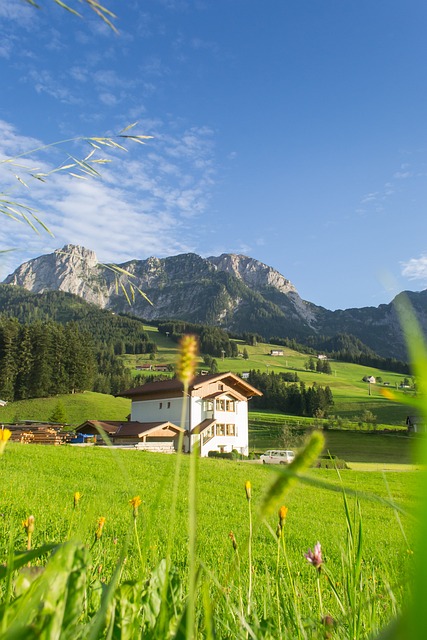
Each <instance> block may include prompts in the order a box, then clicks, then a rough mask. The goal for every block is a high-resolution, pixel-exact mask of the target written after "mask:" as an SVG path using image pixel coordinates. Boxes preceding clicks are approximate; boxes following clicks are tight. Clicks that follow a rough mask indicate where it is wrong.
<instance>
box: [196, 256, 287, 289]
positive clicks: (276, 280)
mask: <svg viewBox="0 0 427 640" xmlns="http://www.w3.org/2000/svg"><path fill="white" fill-rule="evenodd" d="M208 260H209V261H210V262H212V263H213V264H214V265H215V266H216V268H217V269H218V271H226V272H227V273H231V274H233V275H234V276H236V278H238V279H239V280H242V281H243V282H244V283H245V284H246V285H247V286H249V287H251V288H256V289H260V288H264V287H274V288H275V289H277V290H278V291H280V292H281V293H285V294H289V293H297V290H296V289H295V287H294V286H293V284H292V283H291V282H290V281H289V280H287V279H286V278H284V277H283V276H282V274H281V273H279V272H278V271H276V269H273V268H272V267H269V266H268V265H266V264H264V263H263V262H260V261H259V260H254V258H249V257H248V256H244V255H240V254H235V253H223V254H222V255H220V256H218V257H215V256H211V257H209V258H208Z"/></svg>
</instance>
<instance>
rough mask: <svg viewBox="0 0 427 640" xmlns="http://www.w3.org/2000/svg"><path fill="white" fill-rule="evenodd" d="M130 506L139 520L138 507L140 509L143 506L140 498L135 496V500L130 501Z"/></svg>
mask: <svg viewBox="0 0 427 640" xmlns="http://www.w3.org/2000/svg"><path fill="white" fill-rule="evenodd" d="M129 504H130V505H131V506H132V508H133V517H134V518H137V517H138V507H139V505H140V504H142V500H141V498H140V497H139V496H135V497H134V498H132V500H129Z"/></svg>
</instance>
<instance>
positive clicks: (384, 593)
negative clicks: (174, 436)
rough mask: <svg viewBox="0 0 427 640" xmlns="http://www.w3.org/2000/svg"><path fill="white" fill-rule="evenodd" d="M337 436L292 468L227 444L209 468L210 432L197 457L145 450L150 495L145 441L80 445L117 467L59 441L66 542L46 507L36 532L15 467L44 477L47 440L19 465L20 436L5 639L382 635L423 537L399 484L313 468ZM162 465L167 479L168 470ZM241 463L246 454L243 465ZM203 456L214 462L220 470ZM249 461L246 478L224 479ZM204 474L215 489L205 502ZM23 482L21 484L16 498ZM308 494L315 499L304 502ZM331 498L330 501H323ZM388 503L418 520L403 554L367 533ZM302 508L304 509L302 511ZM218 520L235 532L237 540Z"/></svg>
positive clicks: (57, 472) (8, 506)
mask: <svg viewBox="0 0 427 640" xmlns="http://www.w3.org/2000/svg"><path fill="white" fill-rule="evenodd" d="M426 362H427V360H426ZM184 384H185V382H184ZM323 444H324V443H323V437H322V435H321V434H320V433H317V432H314V433H313V434H312V435H311V438H310V440H309V441H308V442H307V443H306V445H305V446H304V447H303V448H302V450H301V452H300V453H299V455H298V456H297V457H296V459H295V461H294V462H293V463H292V464H291V465H289V467H287V468H285V469H264V468H262V467H259V468H258V467H251V466H250V465H249V464H247V463H240V464H239V463H231V462H230V463H229V464H228V465H227V464H226V462H225V461H224V462H221V461H215V460H209V461H204V462H203V467H201V468H200V469H199V464H200V462H201V461H199V457H198V455H197V446H195V447H193V451H192V453H191V455H190V456H189V457H188V456H185V457H184V456H183V455H182V454H181V453H180V454H178V455H177V456H175V458H174V459H173V458H172V457H168V458H167V460H165V461H164V463H162V464H163V467H162V466H161V465H160V464H158V463H157V462H156V461H157V460H158V457H156V456H154V457H153V458H150V457H149V456H150V454H145V455H146V456H148V458H147V457H145V458H140V457H138V460H152V462H151V463H150V462H145V469H146V470H147V471H148V472H149V473H151V474H152V476H151V479H150V478H146V491H148V492H149V493H148V494H147V495H146V496H144V494H143V493H139V490H138V491H137V488H136V486H135V485H136V482H135V480H136V474H137V464H138V462H137V458H136V457H135V456H139V452H121V453H120V452H114V453H115V455H112V456H111V459H110V461H109V464H110V465H111V467H110V468H105V465H106V458H105V453H107V452H100V451H93V452H92V453H90V454H88V453H85V452H84V451H78V452H77V451H76V450H70V451H72V453H73V456H80V457H85V456H87V457H88V460H93V461H95V459H96V458H99V460H100V461H101V464H103V465H104V468H102V467H101V468H100V469H101V471H100V469H98V468H97V467H96V466H95V465H94V464H93V463H92V464H91V468H92V471H93V474H94V475H93V476H92V478H91V477H79V478H75V477H72V478H69V477H67V469H66V468H63V467H59V466H58V468H55V458H56V459H57V460H58V462H57V463H56V464H57V465H59V464H61V463H60V462H59V459H62V460H64V459H65V453H64V454H62V453H60V452H57V451H52V450H49V452H46V453H45V454H44V455H45V456H46V457H48V458H49V459H50V460H51V461H52V465H53V468H51V469H50V470H49V472H50V473H51V477H52V479H54V478H55V477H56V478H57V482H61V480H60V479H61V477H62V482H63V483H65V484H67V483H68V484H70V485H71V483H80V484H81V488H80V489H79V491H78V492H74V493H71V491H70V495H69V509H64V507H61V500H62V497H61V500H58V502H57V508H56V515H54V516H53V517H52V516H51V515H49V516H47V515H46V517H45V519H44V520H45V521H44V523H43V527H44V531H45V538H47V539H48V540H54V543H53V544H52V543H50V544H40V542H41V536H39V535H38V529H39V528H40V527H41V526H42V522H40V520H39V518H38V516H37V514H36V517H35V520H33V521H31V522H32V525H33V527H34V528H33V531H31V540H30V542H31V544H29V533H30V532H29V528H28V525H29V516H31V515H34V514H33V513H29V512H28V504H29V503H28V504H27V503H25V502H24V503H23V504H13V499H14V492H13V490H10V491H5V489H4V487H5V484H4V483H5V479H6V478H7V477H12V475H13V473H15V474H18V472H19V473H20V474H21V478H24V479H25V478H27V483H26V487H30V483H29V482H28V479H29V478H34V476H35V475H37V464H38V463H37V455H39V454H38V451H40V449H38V448H37V447H36V446H35V445H33V447H34V449H32V450H30V449H26V450H24V452H25V456H24V457H25V458H26V463H24V457H22V458H21V460H22V461H21V462H17V464H19V466H20V469H19V470H16V469H15V470H14V469H13V466H14V464H15V462H14V460H15V457H16V456H17V455H18V451H20V450H19V446H20V445H15V447H12V448H11V449H10V451H8V450H7V449H6V452H5V453H6V455H4V456H3V457H2V458H0V471H1V473H2V476H3V484H2V487H3V490H2V501H3V503H4V505H5V506H4V514H3V534H4V536H3V537H4V539H7V540H9V543H8V544H7V545H6V547H5V557H4V565H3V566H1V567H0V580H1V583H0V584H1V610H0V616H1V626H0V639H2V638H46V639H47V638H49V640H50V639H54V638H73V639H78V638H112V639H113V638H121V639H129V640H131V639H133V638H137V637H144V638H159V639H160V638H162V639H164V638H181V639H183V638H186V639H192V638H214V637H216V638H242V639H243V638H245V639H246V638H254V639H255V638H265V639H267V638H279V637H280V638H289V639H291V638H292V639H294V638H301V639H309V638H310V639H311V638H352V639H353V638H354V639H359V638H371V637H375V636H377V635H378V634H379V633H380V632H381V630H382V629H384V628H385V627H386V626H387V623H388V622H389V621H390V620H396V619H397V616H398V613H399V611H400V609H401V608H402V607H403V603H405V602H406V601H407V600H408V599H409V598H410V597H411V589H410V587H409V580H408V578H409V577H410V572H411V564H412V560H411V558H412V553H410V554H408V553H407V548H408V539H409V538H410V533H409V534H406V532H405V529H406V527H407V526H408V522H409V520H408V519H409V518H410V515H409V514H408V511H407V510H406V509H405V508H402V507H401V506H400V505H399V504H398V503H397V502H395V501H394V500H393V499H392V498H390V497H387V495H386V497H383V496H376V495H375V494H369V495H368V494H367V495H365V493H366V492H365V493H364V492H363V491H361V487H360V484H358V482H354V478H356V477H357V478H360V477H361V476H360V474H359V475H358V476H350V475H344V474H351V473H353V472H343V476H342V478H340V477H339V476H338V475H337V476H336V477H335V480H334V481H332V482H331V481H330V480H329V479H328V476H327V474H326V473H324V472H323V473H322V472H321V471H319V472H316V473H313V472H309V468H310V467H311V465H312V464H313V462H314V460H315V459H316V457H317V456H318V454H319V453H320V451H321V450H322V447H323ZM31 451H33V452H34V453H33V454H32V453H31ZM44 451H46V450H44ZM111 453H113V452H111ZM40 455H42V454H40ZM126 455H127V458H126ZM129 456H133V458H130V457H129ZM139 464H141V463H139ZM34 466H35V467H36V468H34ZM113 467H117V468H118V469H120V470H121V471H120V474H121V476H122V483H123V487H122V488H121V489H119V490H118V491H117V488H114V489H115V490H114V491H112V490H111V489H112V487H111V488H110V485H109V481H110V480H111V481H112V482H113V477H114V478H115V477H117V476H116V475H114V476H113V473H112V468H113ZM174 467H175V468H174ZM166 468H168V473H167V474H165V469H166ZM162 469H163V474H164V476H163V479H159V481H158V482H154V479H155V478H156V476H158V475H161V473H162ZM227 469H236V475H235V476H233V475H232V474H230V473H229V472H227ZM201 470H203V473H204V474H206V473H207V471H209V473H211V476H209V477H210V480H206V479H205V478H204V477H203V476H202V474H201ZM70 471H71V469H70ZM332 473H333V472H332ZM242 476H243V478H244V477H245V476H246V478H245V481H243V480H239V481H238V482H236V481H233V483H232V486H231V487H229V486H227V487H224V486H223V485H222V483H227V482H230V479H231V478H237V477H239V478H242ZM249 477H252V481H249ZM156 479H157V478H156ZM170 479H172V485H173V486H172V487H171V486H170V484H169V483H170ZM261 481H262V482H261ZM301 482H303V483H304V486H303V487H302V485H301ZM47 483H49V480H48V479H47ZM352 483H353V486H352ZM262 485H263V486H262ZM202 489H203V492H204V493H203V504H199V505H198V502H200V497H201V491H202ZM150 490H151V495H150ZM80 492H81V493H80ZM76 493H79V496H78V498H77V496H76ZM137 493H138V495H137ZM386 493H387V492H386ZM58 494H61V492H60V491H58ZM88 494H91V495H88ZM22 495H24V494H22V493H21V492H20V491H18V490H16V491H15V500H18V499H20V498H19V496H22ZM61 496H62V494H61ZM113 496H114V500H117V496H121V498H120V500H121V501H122V504H123V505H124V506H123V508H122V507H120V506H119V505H117V504H115V502H114V501H113V502H112V497H113ZM221 496H223V500H225V501H226V504H225V505H221ZM230 496H233V500H232V499H231V497H230ZM304 496H305V499H306V500H307V502H308V503H309V504H310V505H311V507H310V508H311V509H312V510H313V513H311V514H310V513H305V512H304V506H305V505H304V504H300V501H301V499H304ZM333 496H340V501H341V514H340V515H339V513H340V512H339V511H336V510H335V508H336V499H334V500H333V501H331V500H329V498H332V497H333ZM144 498H145V499H144ZM367 498H368V499H369V502H366V499H367ZM43 499H44V500H51V501H53V502H56V500H55V488H54V486H52V487H51V495H50V496H43V494H42V493H41V492H40V491H35V492H34V494H33V496H32V499H31V504H33V505H36V506H37V505H38V503H39V502H40V501H41V500H43ZM316 500H317V501H321V502H320V504H318V505H316V506H315V504H316ZM245 503H246V509H247V514H246V516H245V515H244V513H245ZM89 504H91V509H89ZM332 504H333V505H334V507H333V508H331V506H332ZM86 505H87V506H86ZM372 505H374V506H375V509H377V510H378V513H381V514H383V513H384V510H385V508H387V509H389V510H390V514H391V515H392V516H393V517H395V514H396V517H398V518H400V520H401V522H402V531H403V534H402V533H401V532H400V527H396V533H395V535H397V536H399V537H400V543H397V542H396V541H394V545H396V547H394V548H399V549H400V551H399V557H400V560H399V563H398V564H396V563H395V559H393V558H389V557H388V555H387V547H386V546H385V543H383V544H384V548H380V549H378V548H377V549H376V550H375V553H374V552H373V548H372V545H370V546H368V547H365V537H366V525H365V524H364V511H365V513H366V512H368V511H369V510H370V513H374V511H373V509H372ZM220 506H221V509H220ZM322 507H323V510H327V513H326V514H325V513H323V514H322V515H323V517H324V522H325V525H324V527H323V528H318V527H316V526H315V524H314V523H315V522H316V518H318V517H319V516H317V515H316V514H317V513H318V514H320V513H322ZM86 508H88V511H87V512H85V510H86ZM288 508H289V510H288ZM107 509H108V511H107ZM123 509H125V512H124V516H123V515H121V516H119V512H120V513H122V512H123ZM315 509H317V510H316V511H315V512H314V510H315ZM216 510H217V511H220V510H221V515H220V516H219V514H218V515H217V513H215V511H216ZM298 510H299V512H300V514H301V515H300V520H299V521H298V522H295V521H294V515H293V511H294V512H295V513H296V512H298ZM52 511H53V513H55V509H52ZM50 513H51V511H49V514H50ZM304 513H305V516H304V520H305V521H303V520H302V519H301V517H302V515H303V514H304ZM20 514H21V521H23V522H24V526H23V527H22V528H21V530H19V525H18V526H17V519H18V518H19V515H20ZM119 521H120V523H119ZM310 521H311V523H312V524H311V525H310V524H307V523H309V522H310ZM117 523H119V524H117ZM272 523H275V524H272ZM342 523H344V527H345V534H344V535H342V532H341V529H342ZM230 528H231V530H232V532H230ZM335 529H339V531H335ZM377 529H378V530H379V527H377ZM155 531H157V532H158V533H157V534H155ZM221 532H222V533H221ZM332 533H333V534H334V535H331V534H332ZM370 535H372V532H371V534H370ZM218 536H219V537H220V538H221V536H222V539H223V540H226V541H228V551H227V549H224V547H223V545H222V540H218ZM165 538H166V539H165ZM340 538H341V542H340ZM43 542H47V540H43ZM26 547H27V548H26ZM28 547H34V548H28ZM155 547H157V549H156V548H155ZM15 549H17V550H16V551H15ZM19 549H23V550H19ZM409 551H411V552H412V546H411V547H410V548H409ZM304 552H305V558H304ZM416 553H419V552H416ZM403 554H407V560H408V561H407V562H406V563H405V562H404V561H403ZM417 558H418V555H417ZM405 564H406V566H407V567H408V569H409V570H408V571H407V572H406V575H405V571H403V570H402V567H404V566H405ZM418 580H419V583H418V588H419V586H420V584H421V582H420V580H421V578H420V576H418ZM406 615H412V613H408V614H406ZM414 629H415V627H414ZM392 632H393V631H391V632H390V631H387V633H392ZM415 632H416V631H414V633H415ZM390 637H398V636H390ZM412 637H417V638H418V637H419V638H421V636H420V635H418V636H416V635H414V636H412Z"/></svg>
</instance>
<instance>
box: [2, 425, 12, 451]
mask: <svg viewBox="0 0 427 640" xmlns="http://www.w3.org/2000/svg"><path fill="white" fill-rule="evenodd" d="M11 435H12V432H11V431H10V429H5V428H4V427H3V428H2V429H0V455H1V454H2V453H3V451H4V450H5V447H6V444H7V441H8V440H9V438H10V436H11Z"/></svg>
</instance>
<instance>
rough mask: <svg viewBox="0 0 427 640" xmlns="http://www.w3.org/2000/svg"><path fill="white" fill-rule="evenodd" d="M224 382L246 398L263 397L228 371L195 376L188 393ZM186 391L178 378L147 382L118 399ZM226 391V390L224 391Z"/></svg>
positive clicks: (160, 395)
mask: <svg viewBox="0 0 427 640" xmlns="http://www.w3.org/2000/svg"><path fill="white" fill-rule="evenodd" d="M215 381H217V382H224V383H225V384H227V385H228V386H229V387H231V388H235V390H236V391H240V393H242V394H243V395H245V396H246V397H251V396H261V395H262V393H261V391H258V389H255V387H253V386H252V385H250V384H249V383H248V382H246V380H242V378H239V376H237V375H235V374H234V373H231V372H230V371H228V372H227V373H210V374H207V375H199V376H195V377H194V378H193V379H192V381H191V382H190V384H189V386H188V392H189V393H190V395H191V393H192V391H196V390H197V389H199V388H201V387H202V386H204V385H206V383H207V382H215ZM183 391H184V385H183V384H182V382H181V381H180V380H179V379H178V378H171V379H170V380H158V381H157V382H147V383H146V384H143V385H141V386H139V387H134V388H133V389H128V390H126V391H122V392H121V393H118V394H117V396H116V397H122V398H132V397H134V396H139V397H140V396H145V395H147V396H148V395H151V394H153V393H155V394H158V395H159V397H167V394H168V393H169V392H173V393H177V392H178V393H179V392H183ZM224 391H225V390H224Z"/></svg>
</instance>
